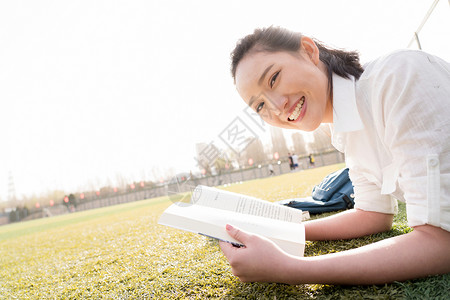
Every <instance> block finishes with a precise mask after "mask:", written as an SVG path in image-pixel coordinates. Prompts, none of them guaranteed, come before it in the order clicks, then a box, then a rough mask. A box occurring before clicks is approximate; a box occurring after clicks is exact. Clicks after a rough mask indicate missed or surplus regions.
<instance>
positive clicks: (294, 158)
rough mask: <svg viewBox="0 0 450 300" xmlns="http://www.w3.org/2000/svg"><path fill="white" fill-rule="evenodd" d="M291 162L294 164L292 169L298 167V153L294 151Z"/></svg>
mask: <svg viewBox="0 0 450 300" xmlns="http://www.w3.org/2000/svg"><path fill="white" fill-rule="evenodd" d="M292 163H293V164H294V170H296V169H297V168H298V155H297V154H295V153H294V155H292Z"/></svg>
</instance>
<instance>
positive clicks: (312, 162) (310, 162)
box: [309, 154, 316, 167]
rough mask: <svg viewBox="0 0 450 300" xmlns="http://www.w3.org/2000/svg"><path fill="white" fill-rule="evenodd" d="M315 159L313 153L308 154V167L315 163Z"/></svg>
mask: <svg viewBox="0 0 450 300" xmlns="http://www.w3.org/2000/svg"><path fill="white" fill-rule="evenodd" d="M315 161H316V160H315V159H314V155H312V154H310V155H309V166H310V167H314V163H315Z"/></svg>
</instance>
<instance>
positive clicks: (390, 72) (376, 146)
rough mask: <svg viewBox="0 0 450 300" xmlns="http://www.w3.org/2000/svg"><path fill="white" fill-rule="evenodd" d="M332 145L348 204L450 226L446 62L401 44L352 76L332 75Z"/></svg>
mask: <svg viewBox="0 0 450 300" xmlns="http://www.w3.org/2000/svg"><path fill="white" fill-rule="evenodd" d="M332 131H333V137H332V143H333V145H334V146H335V147H336V149H338V150H339V151H341V152H344V153H345V159H346V164H347V166H348V167H349V169H350V178H351V179H352V182H353V185H354V190H355V207H356V208H359V209H363V210H367V211H376V212H382V213H389V214H392V213H396V212H397V201H396V200H395V199H394V198H396V199H399V200H401V201H404V202H406V205H407V215H408V224H409V226H418V225H423V224H430V225H434V226H438V227H441V228H443V229H445V230H447V231H450V64H449V63H447V62H445V61H443V60H442V59H440V58H438V57H435V56H432V55H430V54H427V53H425V52H422V51H414V50H402V51H397V52H395V53H392V54H390V55H387V56H384V57H381V58H379V59H377V60H375V61H373V62H371V63H369V64H368V65H367V66H366V67H365V70H364V73H363V74H362V76H361V78H360V79H359V80H358V81H356V82H355V81H354V79H350V80H349V79H344V78H342V77H339V76H337V75H336V74H333V125H332Z"/></svg>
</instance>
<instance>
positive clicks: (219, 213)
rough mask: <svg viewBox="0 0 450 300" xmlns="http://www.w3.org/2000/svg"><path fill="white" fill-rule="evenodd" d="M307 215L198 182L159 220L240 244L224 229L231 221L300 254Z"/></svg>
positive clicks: (290, 252) (286, 250)
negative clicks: (187, 198)
mask: <svg viewBox="0 0 450 300" xmlns="http://www.w3.org/2000/svg"><path fill="white" fill-rule="evenodd" d="M306 213H307V212H306ZM307 217H309V215H308V216H305V213H302V211H301V210H298V209H294V208H291V207H287V206H283V205H279V204H275V203H271V202H269V201H264V200H260V199H257V198H254V197H249V196H245V195H241V194H236V193H232V192H228V191H224V190H220V189H217V188H211V187H206V186H201V185H199V186H197V187H196V188H195V189H194V191H193V193H192V197H191V201H190V203H184V202H176V203H174V204H172V205H171V206H169V207H168V208H167V209H166V210H165V211H164V212H163V214H162V215H161V217H160V219H159V222H158V223H159V224H162V225H166V226H170V227H175V228H178V229H183V230H186V231H190V232H194V233H199V234H202V235H206V236H209V237H212V238H216V239H219V240H222V241H226V242H230V243H232V244H234V245H236V246H243V245H242V244H240V242H239V241H237V240H235V239H233V238H232V237H230V236H229V235H228V233H227V232H226V230H225V226H226V224H230V225H232V226H235V227H238V228H240V229H242V230H245V231H248V232H250V233H254V234H258V235H261V236H264V237H266V238H268V239H270V240H272V241H273V242H274V243H275V244H277V245H278V246H279V247H280V248H281V249H282V250H284V251H285V252H287V253H289V254H291V255H296V256H303V253H304V249H305V227H304V225H303V224H302V221H303V220H304V219H306V218H307Z"/></svg>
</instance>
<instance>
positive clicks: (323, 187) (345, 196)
mask: <svg viewBox="0 0 450 300" xmlns="http://www.w3.org/2000/svg"><path fill="white" fill-rule="evenodd" d="M353 199H354V195H353V185H352V182H351V180H350V177H349V176H348V168H345V169H342V170H339V171H336V172H333V173H331V174H329V175H327V176H326V177H325V178H324V179H323V180H322V182H321V183H320V184H318V185H316V186H315V187H314V188H313V191H312V195H311V197H307V198H296V199H287V200H282V201H279V202H278V203H279V204H282V205H286V206H289V207H293V208H298V209H301V210H303V211H309V213H310V214H318V213H324V212H330V211H337V210H344V209H350V208H353V206H354V205H355V202H354V200H353Z"/></svg>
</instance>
